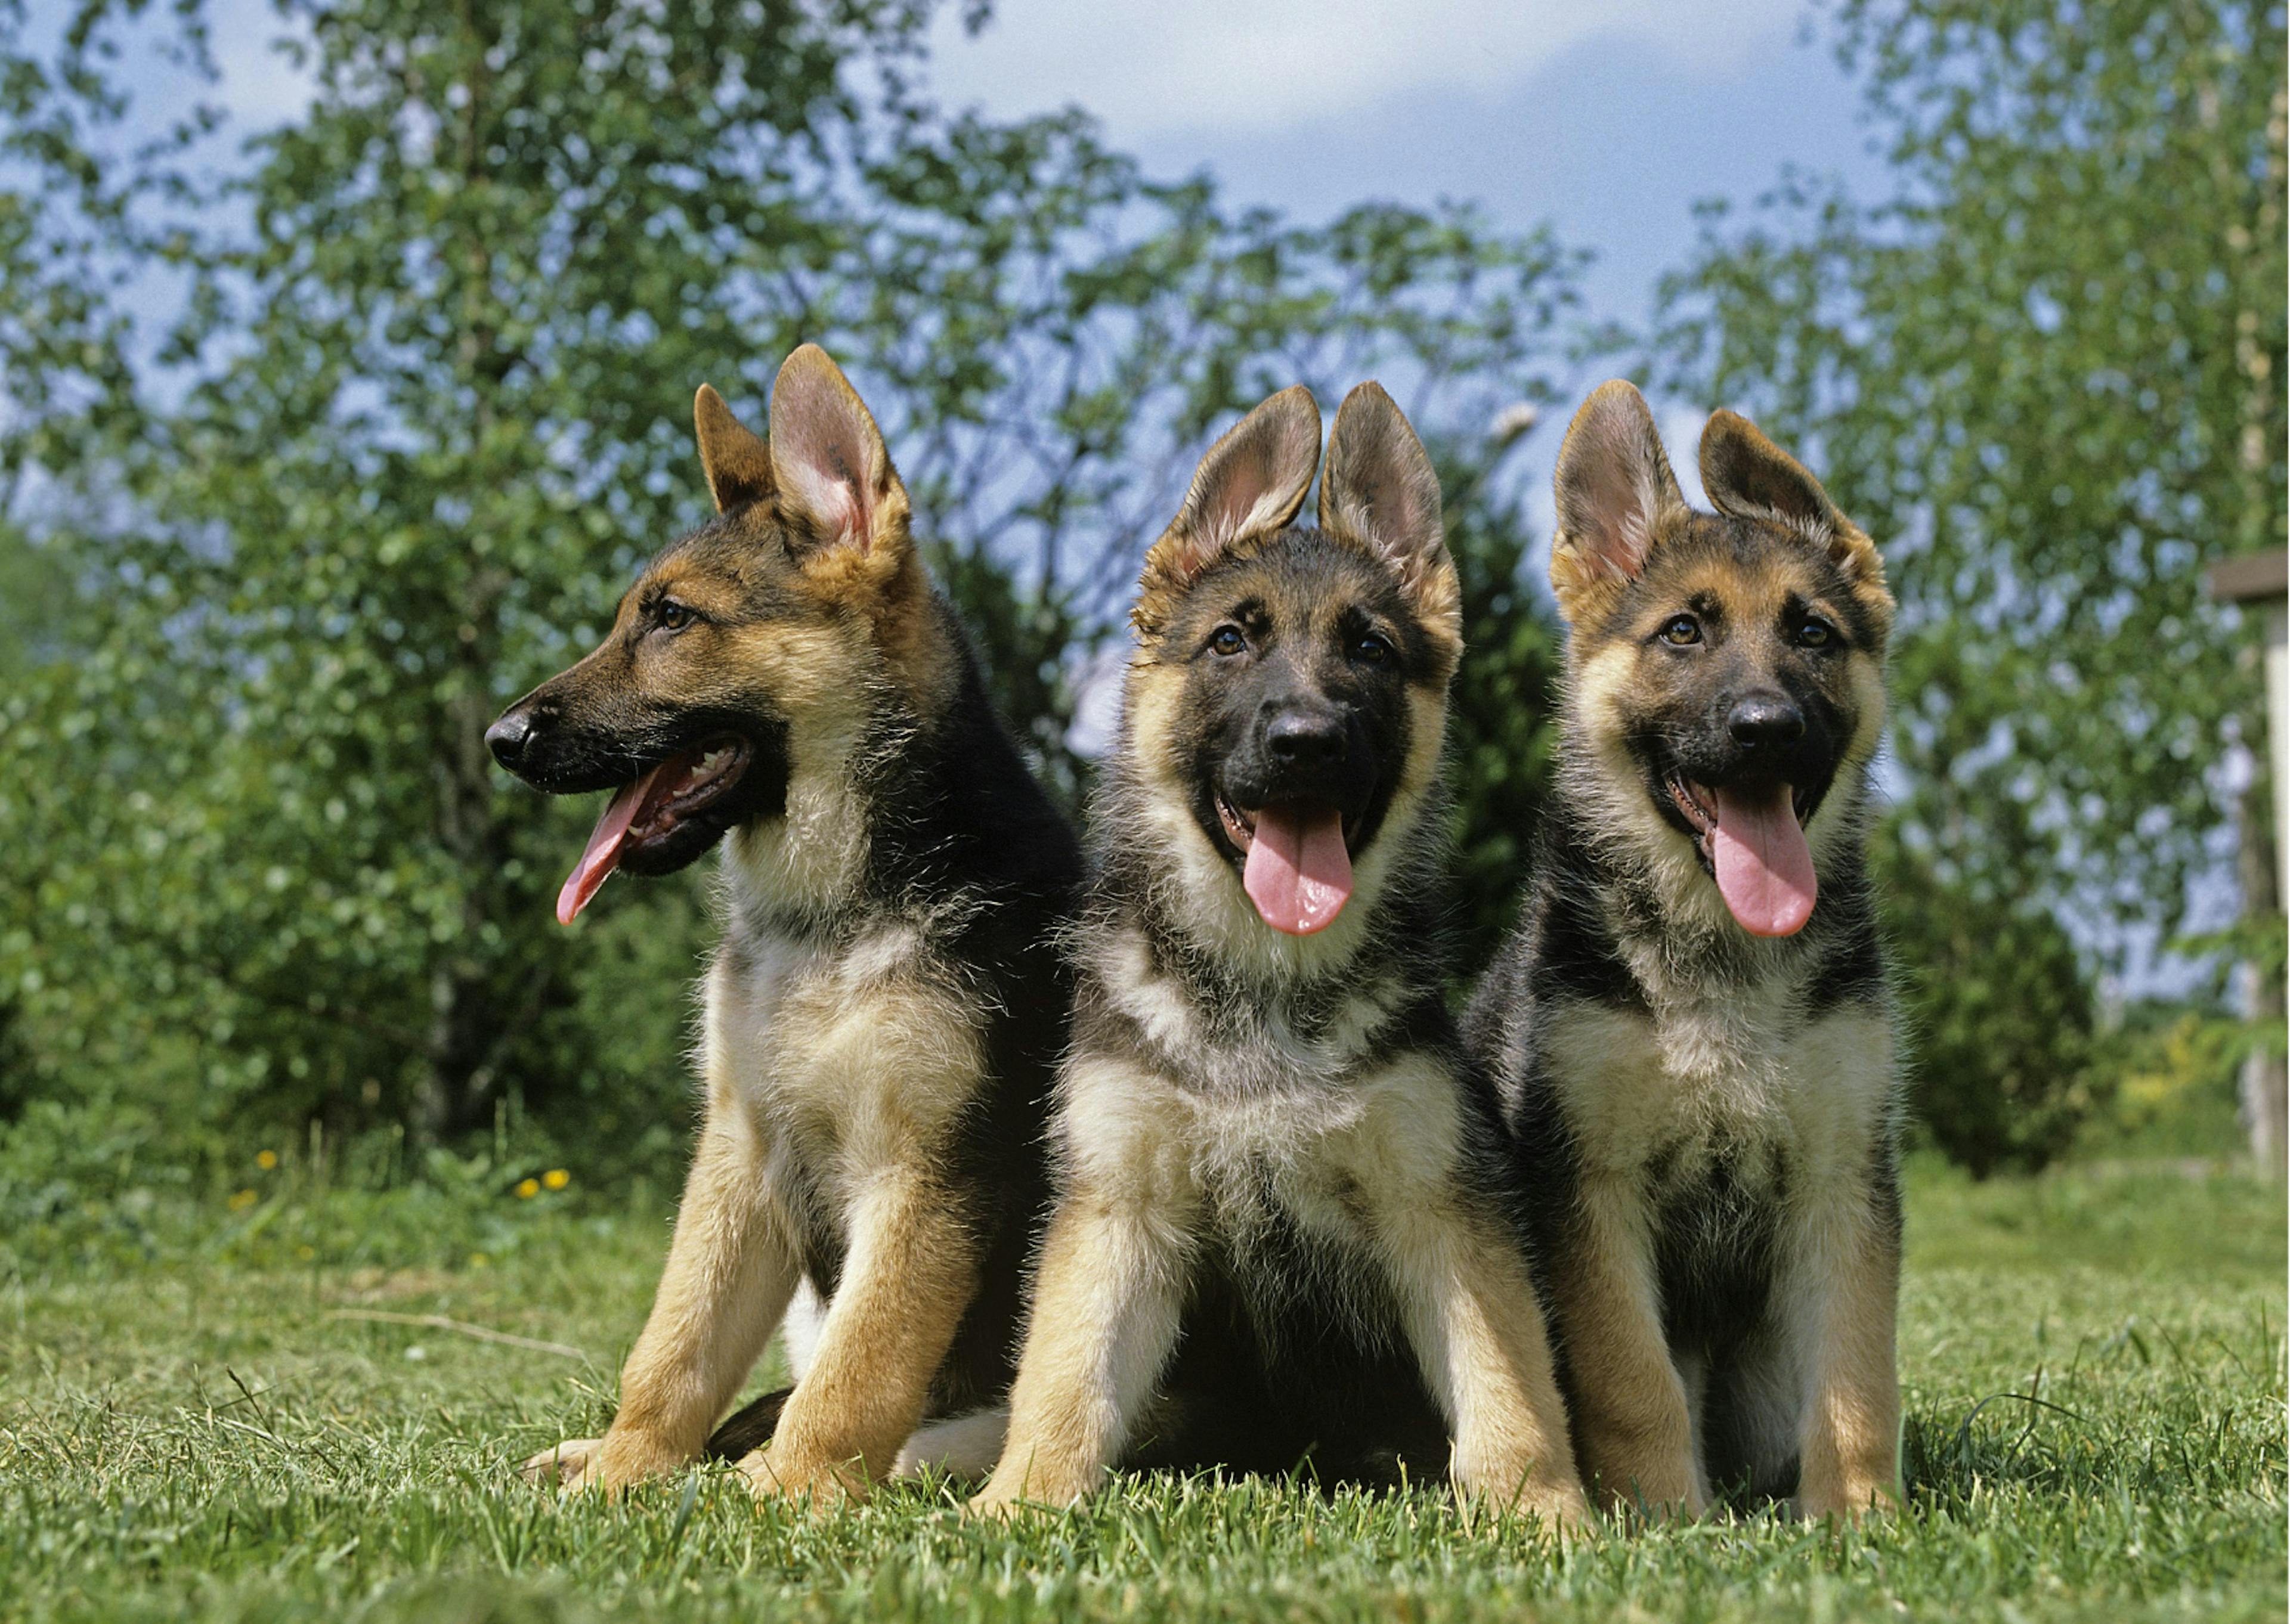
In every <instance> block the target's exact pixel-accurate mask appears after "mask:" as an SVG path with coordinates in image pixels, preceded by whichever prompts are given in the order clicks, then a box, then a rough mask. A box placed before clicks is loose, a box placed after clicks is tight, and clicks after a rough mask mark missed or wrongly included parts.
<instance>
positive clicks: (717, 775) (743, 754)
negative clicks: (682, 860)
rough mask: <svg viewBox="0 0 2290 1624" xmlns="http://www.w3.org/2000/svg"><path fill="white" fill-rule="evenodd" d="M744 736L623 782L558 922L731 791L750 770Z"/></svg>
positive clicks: (562, 899)
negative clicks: (631, 861) (630, 862)
mask: <svg viewBox="0 0 2290 1624" xmlns="http://www.w3.org/2000/svg"><path fill="white" fill-rule="evenodd" d="M748 760H749V748H748V746H747V744H746V743H745V742H744V741H743V740H738V739H732V738H725V739H717V740H710V741H709V742H708V743H706V744H703V745H701V747H700V748H697V749H692V750H685V751H681V752H679V753H678V754H677V755H674V756H669V758H668V759H667V760H666V761H663V762H661V764H659V765H658V766H656V767H653V769H651V770H650V771H649V772H645V773H644V774H643V775H642V776H641V777H639V778H637V779H635V780H631V781H630V782H629V783H626V784H623V785H621V787H620V788H618V789H616V790H614V791H613V798H612V799H611V800H610V801H608V802H606V803H605V810H604V813H603V815H602V816H600V817H598V818H597V827H596V829H595V830H594V832H592V833H591V834H590V835H589V844H588V847H587V848H586V849H585V850H584V851H582V852H581V860H580V861H579V862H577V863H575V864H573V872H572V873H571V874H570V875H569V876H566V878H565V881H564V890H562V891H561V892H557V895H556V922H557V924H572V923H573V920H575V919H577V918H579V917H580V916H581V909H582V908H586V907H588V906H589V899H590V898H592V897H594V896H595V895H596V894H597V889H598V888H599V887H600V886H602V885H603V884H604V883H605V880H607V879H608V878H610V877H611V876H612V874H613V870H614V869H615V868H619V867H620V866H621V862H622V860H625V859H627V858H629V857H632V856H636V855H637V854H639V853H641V852H644V851H645V849H646V848H648V847H653V846H658V845H660V844H662V843H663V842H665V841H667V840H668V839H669V838H670V837H671V836H674V835H675V833H676V831H677V829H678V828H681V827H682V826H683V825H684V824H685V822H687V821H688V820H691V819H693V817H696V816H697V815H699V814H700V813H701V812H705V811H706V810H707V809H708V808H709V807H710V806H712V805H714V804H716V803H717V802H718V801H720V800H722V799H723V798H724V796H726V795H728V794H730V793H731V791H732V789H733V786H735V785H737V784H738V783H739V781H740V776H741V773H743V772H746V771H747V769H748Z"/></svg>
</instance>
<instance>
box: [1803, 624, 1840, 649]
mask: <svg viewBox="0 0 2290 1624" xmlns="http://www.w3.org/2000/svg"><path fill="white" fill-rule="evenodd" d="M1836 641H1837V628H1835V627H1833V626H1831V625H1830V623H1829V622H1828V621H1826V620H1811V619H1808V620H1806V623H1805V624H1804V625H1802V626H1800V627H1798V628H1797V643H1798V647H1799V648H1806V649H1825V648H1827V647H1828V646H1829V645H1830V644H1832V643H1834V642H1836Z"/></svg>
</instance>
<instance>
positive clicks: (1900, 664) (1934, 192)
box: [1657, 0, 2286, 963]
mask: <svg viewBox="0 0 2290 1624" xmlns="http://www.w3.org/2000/svg"><path fill="white" fill-rule="evenodd" d="M1835 15H1836V22H1837V29H1838V42H1839V48H1840V52H1841V54H1842V55H1843V57H1844V59H1845V60H1846V62H1847V63H1848V65H1851V66H1853V67H1854V68H1859V69H1861V70H1862V72H1863V73H1864V74H1865V76H1866V79H1867V83H1868V84H1869V87H1870V112H1871V115H1872V117H1873V120H1874V124H1875V127H1876V128H1877V129H1878V131H1880V132H1882V135H1883V138H1884V139H1885V140H1886V142H1887V144H1888V147H1889V153H1890V156H1891V158H1892V161H1893V164H1894V172H1895V175H1896V177H1897V180H1898V195H1897V196H1895V197H1894V198H1892V199H1889V200H1886V201H1881V202H1878V203H1876V204H1865V203H1862V202H1856V201H1854V199H1852V198H1850V197H1848V196H1845V195H1844V194H1843V193H1842V192H1840V191H1839V190H1838V189H1836V188H1833V187H1830V186H1828V185H1826V184H1824V183H1822V182H1820V181H1818V180H1814V179H1812V178H1809V177H1806V176H1804V175H1798V174H1792V175H1790V176H1788V177H1786V178H1785V179H1784V180H1783V182H1782V186H1781V187H1780V188H1779V190H1778V192H1777V193H1776V195H1775V196H1774V197H1773V198H1771V199H1769V200H1768V203H1767V206H1766V208H1765V209H1763V210H1762V211H1761V212H1759V213H1758V215H1756V216H1755V217H1754V218H1752V219H1751V220H1749V221H1747V222H1742V221H1739V220H1734V218H1732V217H1731V216H1730V215H1729V214H1728V213H1727V212H1726V211H1724V210H1723V209H1713V210H1712V211H1711V212H1710V213H1709V217H1708V229H1707V234H1706V236H1705V237H1704V240H1703V244H1702V247H1701V252H1700V253H1699V255H1698V257H1697V259H1696V260H1695V262H1694V263H1693V265H1692V266H1691V267H1690V268H1688V269H1686V270H1685V272H1683V273H1681V274H1679V275H1677V276H1674V277H1673V278H1671V279H1670V281H1669V284H1668V295H1669V324H1668V327H1667V330H1666V331H1665V332H1663V333H1662V335H1661V347H1660V349H1659V351H1658V352H1657V353H1658V354H1659V355H1660V356H1661V358H1662V364H1663V366H1664V367H1665V368H1666V370H1667V371H1668V372H1669V374H1670V376H1671V380H1672V381H1673V382H1675V383H1677V385H1679V386H1681V387H1683V388H1687V389H1690V391H1691V392H1692V393H1693V395H1694V396H1696V397H1697V398H1702V399H1709V400H1712V401H1726V402H1729V403H1733V404H1738V405H1740V406H1742V408H1743V409H1745V410H1748V411H1750V412H1752V413H1753V414H1754V415H1756V416H1758V418H1759V419H1760V420H1762V421H1763V422H1764V424H1765V426H1766V427H1767V428H1769V429H1772V430H1774V432H1775V433H1777V434H1778V435H1779V436H1780V437H1781V438H1782V440H1783V442H1784V443H1786V444H1793V445H1797V446H1800V447H1802V448H1803V449H1804V450H1805V451H1806V452H1807V453H1808V455H1809V456H1810V457H1811V459H1812V460H1813V461H1814V464H1815V465H1816V466H1817V467H1818V468H1820V470H1821V472H1822V476H1823V477H1824V478H1825V479H1826V480H1827V481H1828V483H1829V485H1830V491H1831V492H1832V493H1833V494H1834V495H1835V496H1836V497H1837V498H1838V500H1839V503H1840V505H1841V506H1842V507H1843V508H1845V510H1846V512H1848V513H1850V514H1852V515H1853V516H1854V517H1855V518H1856V519H1857V520H1859V521H1860V522H1861V523H1862V524H1865V525H1866V526H1867V527H1868V528H1869V529H1870V532H1872V533H1873V534H1875V535H1876V536H1877V538H1878V540H1879V542H1880V544H1882V545H1883V547H1884V548H1885V553H1886V563H1887V567H1888V569H1889V571H1890V572H1891V574H1892V577H1893V580H1894V583H1895V586H1896V588H1897V590H1898V592H1899V594H1900V596H1901V598H1902V606H1903V614H1902V625H1901V630H1900V635H1899V636H1898V638H1897V640H1896V643H1895V651H1896V652H1895V658H1894V689H1895V692H1896V693H1897V695H1898V706H1897V709H1896V713H1895V715H1896V720H1895V724H1894V729H1893V745H1894V749H1895V751H1896V752H1897V754H1898V757H1899V761H1900V763H1901V765H1902V768H1903V769H1905V778H1906V781H1907V790H1908V795H1907V799H1906V801H1905V803H1904V804H1903V805H1902V809H1901V824H1902V828H1903V829H1904V830H1906V831H1910V832H1912V833H1913V834H1914V835H1915V836H1917V837H1918V838H1919V839H1920V840H1921V841H1922V842H1923V843H1924V845H1923V849H1924V851H1925V852H1926V854H1927V856H1928V859H1929V860H1930V861H1931V863H1932V864H1933V865H1934V868H1935V871H1936V873H1937V874H1938V875H1939V876H1940V877H1942V879H1944V880H1945V882H1946V883H1947V884H1950V885H1953V886H1959V887H1963V888H1966V889H1967V890H1969V891H1972V892H1976V893H1978V894H1979V895H1981V896H1982V897H1987V898H1997V899H2001V898H2011V899H2015V900H2030V901H2039V902H2041V903H2043V904H2045V905H2047V906H2051V907H2054V908H2065V909H2067V910H2069V911H2070V913H2071V914H2072V915H2073V916H2076V917H2077V918H2078V920H2079V921H2081V922H2082V925H2083V927H2084V928H2083V929H2082V930H2081V931H2079V935H2080V936H2081V937H2082V938H2083V939H2085V940H2086V941H2087V942H2091V943H2094V944H2095V945H2096V946H2097V947H2098V948H2099V949H2100V950H2101V951H2102V952H2103V953H2104V954H2106V956H2108V957H2109V958H2110V960H2111V961H2113V962H2117V963H2119V962H2120V958H2121V956H2122V955H2123V954H2124V953H2125V952H2126V950H2127V945H2126V938H2125V937H2124V936H2122V935H2121V934H2119V933H2118V931H2117V927H2119V926H2121V925H2124V924H2129V923H2133V922H2137V921H2141V920H2163V921H2168V920H2174V919H2176V918H2178V917H2179V916H2180V915H2181V912H2182V909H2183V908H2186V907H2187V905H2188V902H2189V898H2190V880H2191V879H2194V878H2196V877H2198V876H2204V875H2206V874H2209V875H2215V873H2216V870H2217V863H2218V853H2219V852H2220V851H2221V849H2222V844H2223V842H2224V840H2225V824H2226V822H2227V820H2228V817H2229V809H2228V807H2227V805H2226V804H2225V803H2224V799H2223V797H2222V796H2221V795H2220V794H2219V793H2218V791H2217V789H2216V788H2215V787H2214V783H2213V782H2212V780H2211V779H2210V777H2209V770H2210V769H2211V768H2212V766H2213V764H2214V763H2215V762H2216V761H2217V759H2218V758H2219V756H2220V755H2221V753H2222V750H2223V749H2224V748H2226V747H2227V745H2228V744H2229V743H2230V741H2231V740H2235V739H2237V738H2239V739H2243V740H2255V739H2258V738H2261V737H2262V712H2261V710H2260V708H2259V703H2260V697H2259V693H2258V689H2257V685H2256V684H2254V683H2253V682H2251V681H2250V680H2249V679H2248V677H2247V676H2246V675H2244V674H2242V673H2241V672H2239V671H2238V664H2237V653H2238V647H2239V645H2240V644H2241V642H2242V641H2243V639H2242V638H2241V637H2240V636H2238V635H2237V632H2236V628H2235V627H2234V624H2233V621H2232V619H2231V612H2230V611H2227V610H2223V609H2222V608H2219V607H2217V606H2214V605H2212V604H2207V603H2206V601H2205V599H2204V598H2203V596H2202V592H2201V587H2200V577H2201V572H2202V569H2203V566H2204V565H2206V564H2208V563H2210V562H2212V561H2214V560H2215V559H2218V558H2220V557H2222V556H2227V555H2230V554H2234V553H2242V552H2248V551H2252V550H2255V549H2258V548H2264V547H2279V546H2281V545H2282V542H2283V535H2284V528H2283V527H2284V523H2285V511H2286V502H2285V490H2284V464H2283V456H2284V441H2285V434H2284V429H2285V419H2284V376H2285V374H2284V370H2283V368H2284V344H2285V314H2284V312H2285V285H2286V276H2285V268H2284V257H2283V254H2284V217H2283V212H2282V201H2283V187H2284V147H2283V142H2284V125H2283V120H2284V91H2283V84H2284V54H2283V52H2284V28H2283V19H2282V13H2281V11H2280V8H2279V7H2278V5H2276V4H2271V0H2266V3H2262V4H2216V5H2200V6H2188V5H2182V4H2166V3H2165V0H2104V3H2102V4H2070V3H2068V0H2014V3H2012V4H2004V5H1995V4H1986V3H1985V0H1980V3H1974V0H1845V4H1841V5H1840V6H1839V7H1838V10H1837V12H1836V14H1835Z"/></svg>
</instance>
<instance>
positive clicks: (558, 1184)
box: [540, 1167, 573, 1190]
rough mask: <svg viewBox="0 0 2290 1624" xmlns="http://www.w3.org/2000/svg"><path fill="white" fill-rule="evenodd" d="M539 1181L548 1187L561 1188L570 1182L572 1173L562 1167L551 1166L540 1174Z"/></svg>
mask: <svg viewBox="0 0 2290 1624" xmlns="http://www.w3.org/2000/svg"><path fill="white" fill-rule="evenodd" d="M540 1181H541V1182H542V1183H543V1184H545V1185H547V1186H548V1188H550V1189H553V1190H561V1189H563V1188H564V1187H565V1186H566V1185H568V1184H570V1183H572V1182H573V1175H572V1174H571V1173H569V1172H566V1171H565V1170H564V1169H563V1168H562V1167H552V1168H550V1169H549V1170H548V1172H545V1173H543V1174H541V1175H540Z"/></svg>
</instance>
